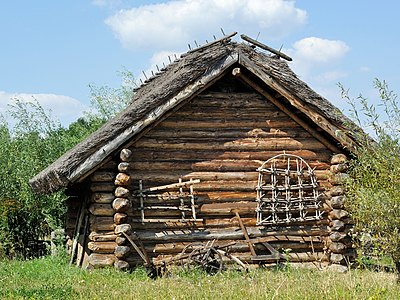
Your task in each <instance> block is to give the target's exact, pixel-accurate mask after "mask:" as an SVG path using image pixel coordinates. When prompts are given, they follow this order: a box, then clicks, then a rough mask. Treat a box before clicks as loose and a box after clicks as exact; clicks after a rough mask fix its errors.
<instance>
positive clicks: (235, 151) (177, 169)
mask: <svg viewBox="0 0 400 300" xmlns="http://www.w3.org/2000/svg"><path fill="white" fill-rule="evenodd" d="M129 150H130V151H131V155H132V156H131V158H130V161H129V165H128V164H122V165H121V163H120V161H111V162H109V163H108V164H106V165H104V166H103V167H102V168H101V169H99V170H98V171H96V172H95V173H94V174H93V175H92V176H91V178H90V179H91V192H92V197H91V199H92V203H91V205H90V207H89V211H90V212H91V214H92V216H91V218H90V231H91V233H90V236H89V238H90V240H91V242H90V243H89V248H90V249H91V250H92V252H93V254H92V260H91V262H92V263H93V264H95V265H96V266H103V265H112V264H114V263H115V262H116V261H118V259H116V257H115V253H114V251H115V249H116V247H117V246H118V245H121V246H122V245H126V240H125V239H123V237H122V236H121V234H118V233H117V231H116V230H115V229H116V226H119V224H129V225H130V227H129V228H128V229H129V230H132V231H133V232H134V233H135V234H136V235H137V237H139V239H140V240H141V241H142V242H143V247H144V250H145V251H146V252H147V253H148V254H149V255H150V257H151V258H152V259H153V260H155V261H157V260H160V259H164V258H166V257H169V256H171V255H176V254H178V253H180V251H182V249H183V248H184V247H185V246H186V245H187V244H189V243H191V242H194V241H209V240H214V239H216V245H218V244H226V243H227V242H230V241H237V244H236V245H234V246H231V249H230V251H231V253H232V254H235V255H237V256H238V257H239V258H241V259H243V260H244V261H247V262H251V254H250V249H249V247H248V244H247V242H246V240H245V237H244V234H243V231H242V230H241V228H240V226H239V222H238V220H237V218H235V212H238V213H239V215H240V217H241V219H242V221H243V224H244V225H245V227H246V229H247V231H248V235H249V238H250V240H252V241H253V243H254V244H255V250H256V253H257V254H258V255H264V254H269V253H268V252H267V250H266V249H265V248H264V247H263V246H261V245H260V244H258V242H257V241H259V239H265V242H268V243H270V244H271V245H272V246H273V247H274V248H276V249H278V250H282V249H288V248H290V249H292V251H291V254H290V259H291V260H293V261H300V262H301V261H304V262H305V261H326V260H328V256H327V255H326V252H327V247H328V245H327V241H328V240H329V238H328V236H329V230H328V229H329V228H331V229H332V226H331V223H332V221H331V219H328V212H329V210H331V206H330V205H328V204H330V202H329V201H330V190H331V188H332V186H333V185H332V182H331V180H330V178H331V171H330V168H331V163H330V159H331V157H332V154H333V153H332V152H331V151H330V150H328V149H327V148H326V147H325V146H324V145H323V144H321V143H320V142H319V141H318V140H316V139H315V138H314V137H313V136H311V135H310V134H309V133H308V132H307V131H306V130H304V129H303V128H302V127H301V126H300V125H298V124H297V123H296V122H294V121H293V120H292V119H291V118H289V117H288V116H287V115H286V114H285V113H283V112H282V111H280V110H279V109H277V108H276V107H275V106H274V105H273V104H272V103H270V102H268V101H267V100H266V99H265V98H263V97H262V96H260V95H259V94H256V93H253V92H243V93H229V92H210V91H208V92H207V91H206V92H203V93H202V94H201V95H199V96H198V97H196V98H195V99H193V100H192V101H190V102H189V103H187V104H185V105H184V106H183V107H181V108H180V109H179V110H178V111H176V112H175V113H173V114H171V115H170V116H169V117H167V118H166V119H165V120H163V121H162V122H160V123H159V124H158V125H156V126H155V127H154V128H153V129H151V130H150V131H148V132H147V133H146V134H145V135H144V136H142V137H141V138H140V139H139V140H138V141H137V142H136V143H134V144H133V145H131V146H130V147H129ZM284 151H285V152H286V153H290V154H295V155H298V156H301V157H302V158H303V159H305V160H306V161H307V162H308V163H309V164H310V166H311V167H312V168H315V174H316V176H317V180H318V183H319V186H320V191H321V193H323V194H324V196H323V198H322V200H323V205H324V206H323V207H324V208H323V209H324V210H326V213H325V214H324V218H323V219H322V220H319V221H308V222H302V223H291V224H288V225H287V226H256V224H255V223H256V213H255V207H256V202H255V199H256V191H255V188H256V185H257V178H258V177H257V176H258V173H257V171H256V169H257V168H258V167H259V166H261V164H262V163H263V162H264V161H266V160H267V159H269V158H271V157H272V156H275V155H277V154H281V153H283V152H284ZM121 174H122V175H121ZM179 178H182V179H183V180H190V179H191V178H192V179H200V180H201V182H200V183H198V184H196V185H194V192H195V195H196V205H197V208H196V213H197V218H198V219H203V221H199V222H179V221H176V220H174V219H178V218H180V212H179V211H173V210H153V211H146V218H150V219H151V218H154V220H156V219H159V218H163V219H171V220H173V221H167V222H148V223H141V212H140V210H138V207H139V205H140V204H139V198H138V197H134V196H132V194H131V193H130V191H134V190H138V188H139V186H138V182H139V180H142V181H143V185H144V186H143V188H149V187H153V186H159V185H165V184H171V183H175V182H177V181H178V179H179ZM116 188H117V189H116ZM115 198H119V199H128V200H129V203H130V204H129V205H131V207H126V209H124V210H123V212H118V211H116V205H117V204H118V205H128V204H126V203H123V202H124V201H123V200H119V203H116V202H115V201H116V200H115ZM162 201H166V200H163V199H162V198H153V199H148V203H147V204H151V205H156V204H157V203H161V202H162ZM168 201H174V200H168ZM176 201H177V203H178V200H176ZM328 202H329V203H328ZM113 203H114V208H113V205H112V204H113ZM129 205H128V206H129ZM116 212H117V213H119V214H120V215H118V216H117V213H116ZM125 222H127V223H125ZM128 229H127V228H125V229H124V230H128ZM129 230H128V231H129ZM124 251H125V250H124ZM126 251H128V250H127V249H126ZM119 260H121V259H119ZM123 260H124V261H127V262H128V263H129V264H130V265H135V264H143V260H142V259H141V258H140V256H139V255H138V254H137V253H135V251H133V250H132V249H131V250H129V253H128V252H127V253H126V254H124V255H123ZM124 266H125V265H124Z"/></svg>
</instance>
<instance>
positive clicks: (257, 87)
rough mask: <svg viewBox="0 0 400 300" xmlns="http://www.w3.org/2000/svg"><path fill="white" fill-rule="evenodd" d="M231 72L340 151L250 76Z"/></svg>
mask: <svg viewBox="0 0 400 300" xmlns="http://www.w3.org/2000/svg"><path fill="white" fill-rule="evenodd" d="M232 74H233V76H235V77H237V78H239V79H241V80H242V81H243V82H244V83H245V84H247V85H249V86H250V87H252V88H253V89H255V90H256V91H257V92H259V93H260V94H261V95H263V96H264V97H265V98H267V99H268V100H269V101H271V102H272V103H273V104H274V105H275V106H277V107H278V108H279V109H280V110H282V111H283V112H284V113H286V114H287V115H288V116H289V117H291V118H292V119H293V120H294V121H295V122H297V123H298V124H299V125H300V126H301V127H303V128H304V129H305V130H306V131H308V132H309V133H310V134H311V135H312V136H313V137H315V138H316V139H317V140H318V141H320V142H321V143H322V144H323V145H324V146H326V147H327V148H328V149H329V150H331V151H333V152H334V153H341V150H340V149H339V148H338V147H336V146H335V145H332V143H331V142H329V141H328V140H327V139H326V138H325V137H324V136H322V135H321V134H320V133H319V132H318V131H316V130H315V129H314V128H312V127H311V126H310V125H308V124H307V123H306V122H304V121H303V120H302V119H301V118H299V117H298V116H297V115H296V114H294V113H293V112H292V111H291V110H289V109H288V108H287V107H286V106H285V105H283V104H282V103H281V102H279V101H278V100H276V99H275V98H274V97H272V96H271V95H270V94H269V93H268V92H266V91H265V90H264V89H263V88H262V87H260V86H259V85H257V84H256V83H254V82H253V81H252V80H251V79H250V78H248V77H247V76H246V75H244V74H243V73H242V72H241V70H240V68H234V69H233V70H232Z"/></svg>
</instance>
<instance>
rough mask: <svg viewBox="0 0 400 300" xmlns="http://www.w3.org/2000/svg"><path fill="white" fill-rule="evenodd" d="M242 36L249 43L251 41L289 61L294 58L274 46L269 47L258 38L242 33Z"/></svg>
mask: <svg viewBox="0 0 400 300" xmlns="http://www.w3.org/2000/svg"><path fill="white" fill-rule="evenodd" d="M240 37H241V38H242V39H243V40H245V41H246V42H249V43H251V44H253V45H256V46H258V47H260V48H261V49H264V50H267V51H269V52H271V53H273V54H275V55H276V56H278V57H282V58H284V59H286V60H287V61H292V60H293V59H292V58H291V57H289V56H287V55H286V54H285V53H282V52H281V51H278V50H275V49H274V48H271V47H269V46H267V45H264V44H263V43H261V42H259V41H256V40H254V39H252V38H251V37H248V36H247V35H245V34H241V35H240Z"/></svg>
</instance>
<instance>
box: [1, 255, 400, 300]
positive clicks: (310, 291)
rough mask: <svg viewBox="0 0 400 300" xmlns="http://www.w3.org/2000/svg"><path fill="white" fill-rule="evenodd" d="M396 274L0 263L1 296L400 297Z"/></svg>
mask: <svg viewBox="0 0 400 300" xmlns="http://www.w3.org/2000/svg"><path fill="white" fill-rule="evenodd" d="M398 295H400V285H397V284H396V282H395V275H394V274H391V273H377V272H372V271H367V270H355V271H351V272H348V273H347V274H339V273H333V272H322V271H317V270H310V269H295V268H290V267H289V268H286V269H284V270H272V271H271V270H262V269H258V270H253V271H251V272H249V273H239V272H233V271H227V272H224V273H222V274H217V275H215V276H208V275H207V274H205V273H202V272H195V273H183V272H175V273H174V274H173V275H172V276H171V277H166V278H161V279H157V280H152V279H150V278H148V277H147V276H146V272H145V271H144V270H142V269H139V270H136V271H134V272H132V273H121V272H118V271H115V270H113V269H102V270H95V271H92V272H86V271H82V270H80V269H78V268H76V267H70V266H68V263H67V260H66V259H65V258H62V257H46V258H41V259H36V260H31V261H4V262H0V299H108V300H110V299H176V300H178V299H398V297H399V296H398Z"/></svg>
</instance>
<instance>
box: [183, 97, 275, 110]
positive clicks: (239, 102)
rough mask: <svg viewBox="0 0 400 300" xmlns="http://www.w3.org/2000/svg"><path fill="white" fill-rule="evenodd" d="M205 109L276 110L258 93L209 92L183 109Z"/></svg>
mask: <svg viewBox="0 0 400 300" xmlns="http://www.w3.org/2000/svg"><path fill="white" fill-rule="evenodd" d="M197 107H198V108H199V109H203V108H204V107H220V108H222V107H224V108H225V107H226V108H229V107H231V108H241V109H244V108H261V109H263V108H268V107H270V108H274V107H275V106H274V105H273V104H272V103H271V102H269V101H267V100H266V99H265V98H264V97H262V96H261V95H259V94H256V93H236V92H235V93H222V92H208V93H207V94H200V95H198V96H197V97H196V98H195V99H194V100H192V101H191V102H190V103H188V105H187V108H186V106H184V107H183V108H182V109H187V110H189V111H191V110H193V109H196V108H197Z"/></svg>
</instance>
